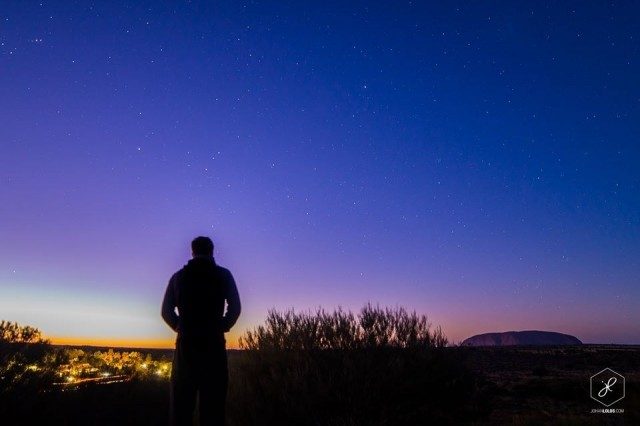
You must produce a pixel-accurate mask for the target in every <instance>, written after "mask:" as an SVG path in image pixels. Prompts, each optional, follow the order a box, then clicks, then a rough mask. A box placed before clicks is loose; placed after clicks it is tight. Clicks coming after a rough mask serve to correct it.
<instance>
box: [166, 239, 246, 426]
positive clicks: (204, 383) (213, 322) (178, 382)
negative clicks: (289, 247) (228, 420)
mask: <svg viewBox="0 0 640 426" xmlns="http://www.w3.org/2000/svg"><path fill="white" fill-rule="evenodd" d="M191 251H192V254H193V259H191V260H189V262H188V263H187V264H186V265H185V266H184V267H183V268H182V269H180V270H179V271H178V272H176V273H175V274H173V276H172V277H171V279H170V280H169V285H168V286H167V291H166V292H165V295H164V300H163V302H162V318H163V319H164V320H165V322H166V323H167V324H168V325H169V327H171V328H172V329H173V330H174V331H176V332H177V333H178V336H177V338H176V350H175V353H174V357H173V367H172V368H173V369H172V371H171V424H173V425H180V426H182V425H192V423H193V413H194V409H195V405H196V395H198V397H199V407H198V409H199V415H200V424H201V425H222V424H224V416H225V402H226V397H227V383H228V380H229V379H228V371H227V351H226V348H225V339H224V333H226V332H227V331H229V329H231V327H233V325H234V324H235V322H236V321H237V319H238V316H240V297H239V296H238V290H237V288H236V283H235V281H234V279H233V276H232V275H231V272H229V270H227V269H225V268H222V267H220V266H218V265H217V264H216V262H215V260H214V258H213V242H212V241H211V239H209V238H207V237H197V238H196V239H194V240H193V241H192V242H191ZM225 302H226V303H227V312H226V314H225V312H224V311H225ZM176 308H177V309H178V312H177V313H176Z"/></svg>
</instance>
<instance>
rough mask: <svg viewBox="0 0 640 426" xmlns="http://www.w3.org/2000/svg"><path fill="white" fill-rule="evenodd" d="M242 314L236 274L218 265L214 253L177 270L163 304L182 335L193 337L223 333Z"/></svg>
mask: <svg viewBox="0 0 640 426" xmlns="http://www.w3.org/2000/svg"><path fill="white" fill-rule="evenodd" d="M225 301H226V302H227V304H228V308H227V313H226V315H225V314H224V309H225ZM176 307H177V308H178V314H177V315H176V313H175V311H174V308H176ZM239 314H240V300H239V297H238V291H237V288H236V285H235V281H234V279H233V276H232V275H231V273H230V272H229V271H228V270H227V269H225V268H222V267H220V266H218V265H216V263H215V261H214V259H213V258H212V257H196V258H193V259H191V260H190V261H189V263H187V264H186V265H185V266H184V267H183V268H182V269H180V270H179V271H178V272H176V273H175V274H174V275H173V276H172V277H171V280H170V281H169V285H168V287H167V292H166V293H165V298H164V301H163V305H162V316H163V318H164V319H165V321H166V322H167V324H169V326H170V327H171V328H173V329H174V330H175V331H177V332H178V338H180V339H186V340H189V341H192V340H208V339H216V338H219V337H222V336H223V334H224V333H225V332H227V331H229V329H230V328H231V327H232V326H233V324H234V323H235V322H236V320H237V318H238V316H239Z"/></svg>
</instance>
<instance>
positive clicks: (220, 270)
mask: <svg viewBox="0 0 640 426" xmlns="http://www.w3.org/2000/svg"><path fill="white" fill-rule="evenodd" d="M216 268H217V269H218V273H220V274H221V275H223V276H224V277H230V276H232V275H231V271H230V270H228V269H227V268H225V267H224V266H220V265H216Z"/></svg>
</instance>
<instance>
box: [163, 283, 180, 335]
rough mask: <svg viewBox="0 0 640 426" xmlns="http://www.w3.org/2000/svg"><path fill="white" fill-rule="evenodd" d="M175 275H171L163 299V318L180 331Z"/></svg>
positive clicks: (172, 327)
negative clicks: (174, 288)
mask: <svg viewBox="0 0 640 426" xmlns="http://www.w3.org/2000/svg"><path fill="white" fill-rule="evenodd" d="M174 277H175V276H173V277H171V279H170V280H169V284H168V285H167V290H166V291H165V292H164V299H163V300H162V319H164V322H166V323H167V325H168V326H169V327H171V329H172V330H173V331H176V332H177V331H178V315H177V314H176V296H175V294H174V291H173V283H174V280H175V279H174Z"/></svg>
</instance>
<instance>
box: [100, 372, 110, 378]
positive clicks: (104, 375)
mask: <svg viewBox="0 0 640 426" xmlns="http://www.w3.org/2000/svg"><path fill="white" fill-rule="evenodd" d="M100 375H101V376H102V377H109V376H110V375H111V373H109V372H104V373H101V374H100Z"/></svg>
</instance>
